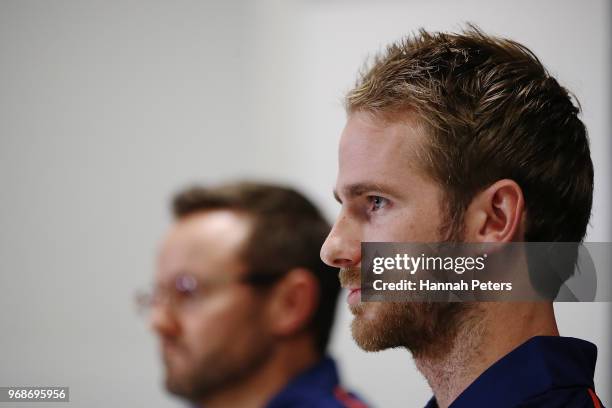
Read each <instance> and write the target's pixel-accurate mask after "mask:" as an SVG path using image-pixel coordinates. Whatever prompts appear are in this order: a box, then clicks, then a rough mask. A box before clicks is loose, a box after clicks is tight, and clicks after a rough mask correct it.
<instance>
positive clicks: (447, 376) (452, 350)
mask: <svg viewBox="0 0 612 408" xmlns="http://www.w3.org/2000/svg"><path fill="white" fill-rule="evenodd" d="M558 335H559V331H558V329H557V324H556V322H555V316H554V311H553V307H552V304H551V303H543V302H539V303H533V302H531V303H528V302H520V303H519V302H502V303H495V302H485V303H479V304H475V305H474V311H473V313H472V316H470V317H468V318H465V319H464V320H463V321H462V324H461V325H460V327H459V328H458V331H457V333H456V335H455V336H454V338H453V340H452V343H451V345H450V347H447V348H446V349H445V350H446V351H445V352H444V353H442V354H438V355H436V354H434V353H433V352H429V353H426V354H423V355H419V356H415V361H416V365H417V368H418V369H419V371H421V373H423V375H424V376H425V378H426V379H427V382H428V383H429V385H430V387H431V388H432V390H433V392H434V395H435V397H436V401H437V403H438V406H439V407H440V408H447V407H448V406H449V405H450V404H451V403H452V402H453V401H454V400H455V399H457V397H459V395H460V394H461V393H462V392H463V391H464V390H465V389H466V388H467V387H468V386H469V385H470V384H471V383H472V382H474V381H475V380H476V378H478V377H479V376H480V375H481V374H482V373H483V372H484V371H485V370H486V369H487V368H489V367H490V366H491V365H493V364H494V363H495V362H496V361H498V360H499V359H501V358H502V357H504V356H505V355H506V354H508V353H509V352H511V351H512V350H514V349H515V348H516V347H518V346H520V345H521V344H523V343H524V342H525V341H527V340H529V339H530V338H532V337H534V336H558ZM441 349H442V348H438V350H441ZM434 350H435V347H432V351H434Z"/></svg>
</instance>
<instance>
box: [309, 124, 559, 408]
mask: <svg viewBox="0 0 612 408" xmlns="http://www.w3.org/2000/svg"><path fill="white" fill-rule="evenodd" d="M414 119H415V118H414V117H411V116H410V115H408V114H407V115H405V116H404V118H403V120H402V121H399V120H395V121H390V120H383V119H381V118H379V117H376V116H373V115H372V114H369V113H366V112H354V113H352V114H351V115H349V117H348V120H347V124H346V127H345V129H344V131H343V133H342V136H341V140H340V149H339V172H338V178H337V183H336V189H335V195H336V198H337V199H338V201H340V202H341V204H342V209H341V212H340V214H339V216H338V218H337V220H336V223H335V225H334V227H333V228H332V231H331V233H330V234H329V236H328V238H327V240H326V241H325V243H324V245H323V247H322V249H321V258H322V259H323V260H324V261H325V262H326V263H327V264H329V265H332V266H335V267H338V268H340V280H341V283H342V285H343V287H345V288H348V289H349V290H350V291H351V292H352V293H351V294H350V295H349V297H354V296H355V295H358V294H359V292H358V291H356V290H357V289H358V288H359V285H360V281H359V268H360V266H361V247H360V243H361V242H362V241H381V242H385V241H392V242H440V241H447V240H455V241H467V242H500V243H503V242H510V241H521V240H523V239H524V228H525V209H524V201H523V195H522V191H521V189H520V187H519V186H518V185H517V184H516V183H515V182H514V181H512V180H499V181H497V182H496V183H494V184H492V185H491V186H488V187H487V188H485V189H483V190H482V191H481V192H479V193H478V194H477V195H476V196H475V197H474V198H473V200H472V202H471V203H470V205H469V206H468V208H467V209H466V211H465V214H464V217H463V219H462V220H449V217H448V215H447V213H446V210H445V208H446V206H445V201H444V200H445V194H444V191H443V190H442V188H441V187H440V185H439V184H438V183H437V182H436V181H435V180H433V179H432V178H431V177H429V176H428V175H427V174H426V172H425V171H424V170H423V169H422V166H420V165H419V163H421V161H420V160H421V158H422V157H424V153H425V149H426V147H427V134H426V132H425V130H424V129H423V128H422V127H421V126H419V125H418V122H417V121H415V120H414ZM449 221H452V222H460V223H461V225H460V227H461V228H455V229H449V228H448V225H449ZM452 230H454V231H460V232H459V233H455V234H451V233H450V232H449V231H452ZM515 262H516V263H517V265H519V264H521V263H522V262H524V259H520V257H518V258H517V259H516V260H515ZM517 265H509V268H513V267H516V266H517ZM351 303H354V304H352V305H351V306H350V308H351V311H352V312H353V314H354V315H355V318H354V320H353V323H352V327H351V329H352V333H353V337H354V338H355V340H356V342H357V343H358V344H359V345H360V346H361V347H362V348H364V349H365V350H367V351H377V350H383V349H386V348H391V347H405V348H407V349H408V350H410V351H411V352H412V354H413V356H414V358H415V360H416V364H417V367H418V368H419V370H420V371H421V372H422V373H423V374H424V375H425V377H426V378H427V380H428V382H429V384H430V386H431V387H432V389H433V391H434V394H435V396H436V399H437V402H438V404H439V406H441V407H447V406H448V405H450V403H452V401H453V400H455V399H456V398H457V396H458V395H459V394H460V393H461V392H462V391H463V390H464V389H465V388H466V387H467V386H468V385H469V384H470V383H471V382H472V381H473V380H474V379H475V378H477V377H478V375H480V374H481V373H482V372H483V371H484V370H485V369H486V368H487V367H489V366H490V365H491V364H492V363H494V362H495V361H497V360H498V359H499V358H501V357H502V356H504V355H505V354H507V353H508V352H509V351H511V350H512V349H514V348H515V347H517V346H518V345H520V344H521V343H523V342H524V341H526V340H527V339H529V338H530V337H533V336H535V335H558V331H557V328H556V323H555V320H554V314H553V310H552V305H551V304H550V303H516V302H515V303H493V302H489V303H465V302H464V303H456V304H450V303H427V304H426V303H391V302H384V303H375V302H368V303H360V302H357V303H355V302H354V301H351Z"/></svg>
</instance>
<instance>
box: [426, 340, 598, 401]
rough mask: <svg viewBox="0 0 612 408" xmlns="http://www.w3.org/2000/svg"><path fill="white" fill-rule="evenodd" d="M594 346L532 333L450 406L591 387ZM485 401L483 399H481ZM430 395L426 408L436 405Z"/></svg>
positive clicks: (486, 371) (521, 399)
mask: <svg viewBox="0 0 612 408" xmlns="http://www.w3.org/2000/svg"><path fill="white" fill-rule="evenodd" d="M596 360H597V347H596V346H595V345H594V344H592V343H589V342H588V341H584V340H580V339H576V338H572V337H557V336H554V337H553V336H536V337H532V338H531V339H529V340H527V341H526V342H525V343H523V344H521V345H520V346H518V347H517V348H516V349H514V350H512V351H511V352H510V353H508V354H507V355H505V356H504V357H502V358H501V359H500V360H498V361H497V362H496V363H494V364H493V365H492V366H491V367H489V368H488V369H487V370H485V372H483V373H482V374H481V375H480V376H479V377H478V378H477V379H476V380H475V381H474V382H473V383H472V384H470V386H468V388H467V389H466V390H465V391H463V392H462V393H461V395H459V397H457V399H456V400H455V401H454V402H453V403H452V404H451V405H450V408H465V407H476V406H487V405H491V404H492V403H494V405H495V407H497V408H506V407H514V406H516V405H517V404H519V403H520V402H522V401H525V400H527V399H529V398H530V397H533V396H535V395H538V394H542V393H544V392H546V391H548V390H551V389H555V388H562V387H568V386H584V387H585V388H593V374H594V371H595V361H596ZM485 402H486V403H485ZM436 407H437V403H436V401H435V398H432V399H431V400H430V401H429V403H428V404H427V406H426V408H436Z"/></svg>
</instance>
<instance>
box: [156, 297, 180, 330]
mask: <svg viewBox="0 0 612 408" xmlns="http://www.w3.org/2000/svg"><path fill="white" fill-rule="evenodd" d="M149 324H150V326H151V329H152V330H153V331H154V332H156V333H157V334H158V335H159V336H161V337H172V336H176V335H177V334H178V333H179V332H180V324H179V322H178V319H177V317H176V316H175V314H174V311H173V310H171V306H170V305H169V304H168V303H167V302H163V303H160V304H157V305H155V306H153V307H152V308H151V316H150V318H149Z"/></svg>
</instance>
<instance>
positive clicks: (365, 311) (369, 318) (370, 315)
mask: <svg viewBox="0 0 612 408" xmlns="http://www.w3.org/2000/svg"><path fill="white" fill-rule="evenodd" d="M380 308H381V307H380V304H378V303H373V302H367V303H364V302H359V303H357V304H354V305H351V306H350V310H351V312H352V313H353V315H354V316H355V317H354V318H353V321H352V323H351V334H352V335H353V339H354V340H355V342H356V343H357V345H358V346H359V347H360V348H361V349H363V350H364V351H381V350H385V349H387V348H392V347H397V345H394V344H390V343H389V342H388V341H386V338H387V337H388V332H387V329H388V328H387V327H385V326H386V325H385V324H384V323H383V322H382V321H381V320H384V319H381V316H380V312H381V310H378V309H380Z"/></svg>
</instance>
